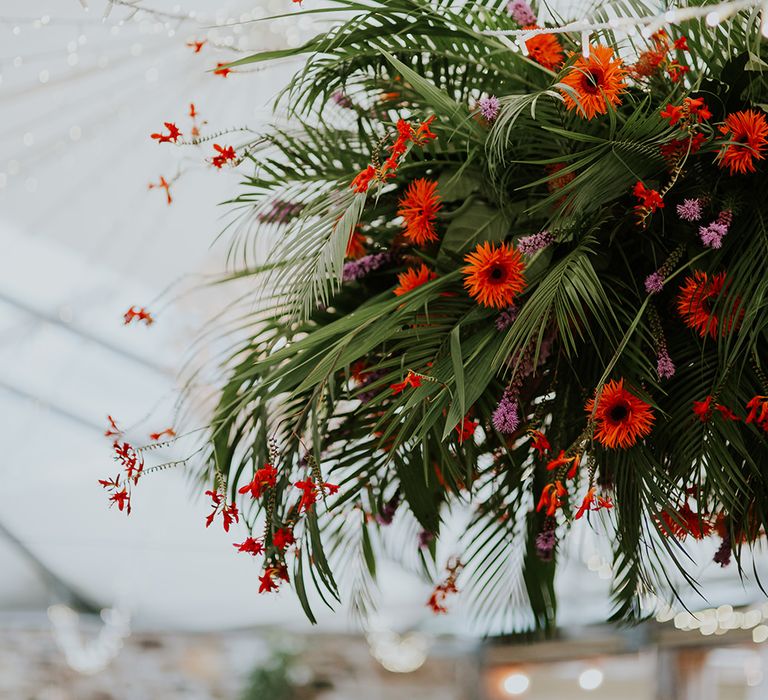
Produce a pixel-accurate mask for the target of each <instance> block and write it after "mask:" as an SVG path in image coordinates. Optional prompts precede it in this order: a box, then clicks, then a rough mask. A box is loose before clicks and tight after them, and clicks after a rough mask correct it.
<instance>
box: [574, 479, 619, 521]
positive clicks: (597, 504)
mask: <svg viewBox="0 0 768 700" xmlns="http://www.w3.org/2000/svg"><path fill="white" fill-rule="evenodd" d="M602 508H606V509H607V510H610V509H611V508H613V502H612V501H611V499H610V498H604V497H603V496H597V495H595V487H594V486H593V487H592V488H590V489H589V490H588V491H587V495H586V496H584V500H583V501H582V502H581V505H580V506H579V509H578V510H577V511H576V517H575V518H574V520H579V519H581V518H582V517H584V513H586V512H587V511H589V510H601V509H602Z"/></svg>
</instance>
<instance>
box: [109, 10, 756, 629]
mask: <svg viewBox="0 0 768 700" xmlns="http://www.w3.org/2000/svg"><path fill="white" fill-rule="evenodd" d="M336 4H337V5H338V7H339V8H340V9H342V10H344V9H346V10H354V11H355V12H354V14H353V16H352V17H351V18H350V19H349V20H348V21H347V22H343V23H341V24H339V25H338V26H334V27H333V28H332V29H330V30H329V31H327V32H326V33H323V34H321V35H319V36H317V37H316V38H315V39H313V40H311V41H310V42H308V43H307V44H305V45H304V46H301V47H299V48H296V49H288V50H285V51H278V52H275V51H272V52H268V53H264V54H256V55H254V56H250V57H248V58H245V59H242V60H240V61H236V62H232V63H229V64H226V65H219V66H218V70H219V71H221V70H222V69H224V70H229V71H237V69H238V67H239V66H242V65H246V64H254V63H259V62H264V61H271V60H274V59H281V58H285V57H290V56H302V57H303V59H302V60H304V61H306V63H305V65H303V67H302V69H301V70H300V72H299V73H298V74H297V75H296V76H295V78H294V79H293V81H292V82H291V83H290V85H288V86H287V87H286V89H285V91H284V92H283V94H282V95H281V97H280V99H279V104H280V105H283V106H284V108H285V110H286V112H287V115H288V117H289V119H288V122H287V123H288V126H284V127H280V126H275V127H274V128H273V129H271V130H270V131H268V132H267V133H266V134H262V135H260V136H259V138H258V139H252V140H249V141H248V142H246V143H241V144H234V145H232V146H223V145H219V144H217V146H216V152H215V154H214V156H213V159H214V160H213V161H212V164H213V165H214V166H215V167H218V168H221V167H240V168H241V169H242V170H243V172H244V173H246V172H247V173H248V174H247V175H246V176H245V179H244V182H243V184H242V189H241V192H240V193H239V195H238V196H237V197H236V200H235V201H236V202H237V204H238V206H239V207H240V211H241V212H243V213H242V214H241V215H242V217H243V219H242V224H243V225H242V226H241V227H240V228H239V231H241V232H242V235H241V236H240V237H238V238H237V240H236V242H235V244H234V245H236V246H238V250H240V251H243V258H244V259H245V261H244V263H243V265H242V268H241V269H240V270H238V272H237V275H236V277H237V278H238V279H240V280H242V279H243V278H244V277H248V276H250V277H251V278H252V280H253V284H252V288H253V290H267V291H266V292H261V293H258V292H256V291H254V292H253V294H258V303H257V304H255V305H254V304H252V305H251V310H250V312H249V314H248V315H247V316H246V317H245V319H244V320H243V319H240V331H242V328H243V325H245V326H246V331H247V332H246V333H245V334H244V339H242V340H241V341H240V342H239V343H238V345H237V347H236V349H235V351H234V352H232V354H231V356H230V357H229V359H228V360H227V362H226V364H225V374H224V377H223V381H222V386H221V390H220V394H219V400H218V405H217V407H216V409H215V412H214V415H213V417H212V420H211V422H210V426H209V428H208V429H207V442H206V443H205V444H204V446H203V448H202V449H203V451H204V454H205V465H206V466H205V468H204V470H203V475H202V476H203V478H204V479H205V480H207V482H208V490H207V492H206V493H207V495H208V496H209V497H210V498H211V512H210V514H209V516H208V521H207V523H206V524H207V525H211V524H212V523H214V522H218V521H221V523H222V525H223V527H224V529H225V530H229V529H230V527H232V528H234V527H238V528H241V529H243V530H244V531H245V530H247V533H246V534H245V535H244V536H243V539H242V541H241V542H237V543H236V544H235V547H236V549H237V550H238V551H239V552H242V553H245V554H249V555H253V556H254V557H256V558H257V561H258V563H259V567H260V578H259V584H258V585H259V591H260V592H264V593H267V592H270V591H273V590H276V589H280V588H283V587H287V586H292V587H293V589H294V590H295V592H296V594H297V595H298V597H299V599H300V601H301V604H302V606H303V607H304V610H305V611H306V613H307V615H308V616H309V617H310V618H312V619H313V606H314V605H315V604H316V603H317V601H319V600H320V601H324V602H326V603H329V604H332V603H333V600H334V599H337V600H338V599H340V597H341V594H340V583H337V580H336V576H337V574H338V572H339V571H346V572H348V571H350V570H355V571H358V569H359V571H358V576H357V577H356V578H355V581H353V582H352V583H351V584H350V586H351V591H350V590H349V589H348V596H349V598H350V599H351V600H352V603H353V605H354V606H355V607H356V608H357V609H359V610H361V611H364V610H365V609H367V608H368V607H370V606H371V605H372V604H373V600H372V594H371V593H370V590H369V588H368V586H369V584H370V583H371V581H372V580H373V579H374V578H375V575H376V555H377V552H378V551H380V550H381V548H382V547H383V548H385V549H386V551H388V552H390V553H392V552H393V551H394V550H395V549H396V550H397V552H398V553H399V555H400V557H401V558H402V559H403V560H405V561H406V563H407V564H408V565H409V566H412V568H414V569H415V570H419V571H421V572H422V573H423V574H424V575H425V576H428V577H430V579H431V580H433V581H434V582H435V584H436V588H435V591H434V593H433V595H432V596H431V597H430V599H429V601H425V602H427V604H428V605H429V606H430V607H431V608H432V609H433V610H434V611H435V612H436V613H442V612H446V611H448V610H450V607H451V598H452V596H454V595H456V594H457V593H458V594H459V595H467V596H469V598H470V600H471V601H472V603H473V608H472V609H473V610H475V611H476V612H477V614H478V618H479V620H480V621H481V623H482V621H486V622H487V621H488V620H491V619H499V616H502V617H503V619H505V620H508V621H509V624H510V625H511V626H513V627H518V628H521V627H528V628H538V629H549V628H551V627H552V626H553V625H554V624H555V611H556V599H555V595H554V584H553V581H554V575H555V570H556V565H557V560H558V551H559V550H561V548H562V546H563V543H564V542H565V541H566V539H567V538H568V536H569V532H570V531H571V530H572V529H573V528H584V527H590V526H591V525H598V524H599V528H600V530H601V532H603V533H605V536H606V537H607V538H608V541H609V542H610V543H611V548H612V550H613V555H614V560H613V566H612V570H613V572H614V580H613V587H612V595H613V603H614V611H615V612H614V618H615V619H622V620H633V619H637V618H638V617H639V616H640V615H641V614H642V606H641V601H642V600H643V597H644V596H645V595H646V594H649V593H657V594H659V595H663V594H665V593H666V594H669V590H668V580H669V574H668V573H667V572H666V571H665V569H666V567H668V566H670V562H675V563H677V565H678V566H679V567H680V570H681V571H682V572H683V574H684V575H686V576H688V577H689V581H690V582H691V583H694V582H693V580H692V579H690V575H689V574H688V573H687V571H686V564H685V561H686V559H685V545H684V544H683V543H684V541H685V540H686V539H690V540H702V539H708V540H711V546H710V547H709V549H710V551H711V554H710V556H712V557H713V558H714V560H715V561H716V562H718V563H719V564H720V565H721V566H727V565H728V564H729V563H730V562H731V559H735V560H736V566H737V567H739V568H740V567H741V561H742V556H743V554H744V553H745V551H746V550H745V549H744V547H745V546H746V548H747V549H749V548H750V547H751V546H753V544H754V543H755V542H757V541H759V539H760V538H761V537H762V535H763V533H764V530H765V527H766V524H767V523H768V512H767V511H766V506H765V504H766V503H768V478H767V477H766V472H765V467H766V465H768V377H767V376H766V372H767V371H768V274H767V272H768V229H767V228H766V222H765V216H764V214H765V210H764V209H763V206H762V204H763V202H762V201H761V199H760V198H759V196H758V197H756V196H755V194H756V193H759V192H761V191H762V187H763V186H764V185H768V178H767V171H766V166H765V156H766V153H767V152H768V120H767V119H766V113H765V110H766V109H768V108H766V104H767V103H768V82H767V81H766V77H765V76H766V73H765V69H766V68H768V63H767V62H766V60H768V59H766V54H768V50H766V48H765V45H764V44H763V42H762V40H761V35H760V22H759V19H758V14H757V11H756V10H752V9H751V8H750V7H746V9H741V10H738V11H734V12H733V13H731V15H730V16H728V17H727V18H725V20H724V21H723V22H722V23H720V24H717V23H715V26H710V25H711V23H708V22H707V21H705V20H704V18H703V14H702V15H701V16H700V17H698V18H695V19H692V20H690V21H686V22H685V23H682V24H680V25H679V26H668V25H662V24H659V26H657V27H656V29H655V30H654V31H653V32H652V33H650V34H649V35H648V36H647V38H641V37H639V36H638V35H637V34H629V33H626V34H618V33H615V32H613V31H611V30H608V29H600V30H599V31H596V32H594V34H593V35H592V36H591V39H590V41H588V42H584V41H583V37H582V36H580V35H579V34H578V33H569V32H550V33H547V32H538V30H539V29H541V28H546V25H540V23H539V16H540V15H539V13H538V12H537V11H536V10H535V9H534V8H532V7H531V6H529V5H528V4H526V2H524V1H523V0H514V1H513V2H510V3H508V4H507V3H506V2H500V1H498V0H486V1H485V2H479V3H460V2H453V1H451V0H441V1H440V2H437V3H435V2H429V1H427V0H387V2H375V1H371V2H367V0H366V2H350V1H348V0H340V1H339V2H337V3H336ZM703 4H704V3H700V2H693V3H691V4H690V7H697V6H699V5H703ZM296 11H297V12H299V13H312V12H314V11H320V10H314V9H313V8H311V7H305V8H303V9H300V8H296ZM652 12H653V11H652V9H650V7H646V6H645V5H643V4H642V3H640V2H638V1H637V0H635V1H633V2H632V3H620V4H617V5H616V6H612V5H610V4H609V5H605V4H603V5H601V6H600V8H599V9H596V10H595V11H594V12H593V13H591V14H590V17H591V18H592V19H593V20H594V21H596V22H603V23H604V22H606V21H608V20H609V19H611V18H612V17H614V18H615V17H623V16H626V14H627V13H630V14H629V16H632V13H634V14H635V15H637V16H643V15H647V14H649V13H651V14H652ZM516 29H523V30H530V31H531V32H534V33H532V34H531V35H530V36H529V37H527V38H526V37H525V36H524V35H523V36H522V38H521V39H520V40H519V41H518V44H519V45H520V47H519V49H518V48H517V45H516V44H515V43H514V42H513V41H512V40H509V39H505V38H504V35H503V32H504V31H505V30H516ZM172 126H173V125H172V124H167V125H166V127H167V128H168V132H167V133H165V132H162V133H160V134H156V135H154V136H153V138H157V139H158V141H170V142H176V140H177V137H178V134H177V133H176V132H175V131H174V129H173V128H171V127H172ZM219 140H221V138H219ZM166 193H168V190H167V189H166ZM244 237H245V238H244ZM259 245H262V246H264V245H268V247H269V254H268V256H267V258H266V260H263V259H256V258H249V257H248V251H253V250H257V249H258V247H259ZM254 308H255V309H256V310H255V311H254V310H253V309H254ZM129 313H130V314H131V318H130V320H137V321H141V320H143V321H145V322H151V320H152V317H151V315H148V312H146V310H145V309H133V310H131V311H130V312H129ZM142 314H143V315H142ZM128 321H129V319H128V317H127V316H126V322H128ZM241 337H243V335H241ZM113 427H115V426H113ZM115 430H116V427H115ZM171 437H172V436H171ZM116 450H117V456H118V459H119V460H120V461H121V463H122V464H123V466H124V467H125V469H126V473H125V475H124V476H123V480H122V481H121V480H120V477H118V478H117V480H116V481H115V480H109V481H106V482H104V485H105V486H106V487H107V488H109V489H111V490H112V498H113V500H116V501H117V502H118V505H119V506H120V508H121V509H122V507H123V502H124V501H125V499H126V498H128V496H129V495H130V494H129V490H130V488H131V487H132V486H135V483H136V481H137V480H138V477H139V476H140V475H143V474H144V473H146V472H147V471H148V470H144V471H142V470H141V467H140V466H137V464H138V465H143V456H142V455H143V451H142V450H143V448H134V447H132V446H130V445H127V444H126V443H123V442H121V441H120V440H119V437H118V442H116ZM126 484H127V486H126ZM126 488H127V489H128V490H126ZM121 494H124V495H121ZM121 499H122V500H121ZM238 504H239V505H238ZM467 505H468V506H469V508H470V510H471V513H472V517H471V522H470V523H469V525H468V527H467V528H466V532H465V534H464V537H463V540H462V543H461V545H460V546H461V551H458V552H456V553H455V556H454V557H452V558H451V559H450V560H449V561H447V562H445V561H440V560H439V559H438V558H437V553H438V551H439V550H438V548H437V546H436V543H437V540H438V538H439V537H440V533H441V525H442V522H443V520H444V517H446V515H447V513H448V511H449V510H450V509H451V508H457V507H460V506H467ZM391 540H394V541H396V546H395V547H393V546H388V545H387V542H389V541H391ZM354 561H359V562H361V564H360V567H358V568H355V567H352V566H351V562H354ZM444 568H445V573H441V572H443V569H444Z"/></svg>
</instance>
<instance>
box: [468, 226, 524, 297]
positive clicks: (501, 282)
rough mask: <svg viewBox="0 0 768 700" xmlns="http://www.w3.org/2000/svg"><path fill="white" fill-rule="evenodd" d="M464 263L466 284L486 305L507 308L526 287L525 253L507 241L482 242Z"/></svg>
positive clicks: (474, 295) (471, 293)
mask: <svg viewBox="0 0 768 700" xmlns="http://www.w3.org/2000/svg"><path fill="white" fill-rule="evenodd" d="M464 262H466V263H469V264H468V265H467V266H466V267H463V268H462V272H463V273H464V286H465V287H466V288H467V290H468V291H469V295H470V296H471V297H473V298H474V299H475V300H477V301H478V302H480V303H481V304H482V305H483V306H488V307H490V308H492V309H504V308H506V307H507V306H511V304H512V302H513V301H514V299H515V297H516V296H517V295H518V294H519V293H520V292H522V291H523V289H525V277H524V275H523V269H524V268H525V264H524V263H523V256H522V255H521V254H520V251H519V250H517V249H516V248H514V247H513V246H511V245H509V244H507V243H501V244H499V245H498V247H497V246H496V244H495V243H489V242H488V241H486V242H485V243H479V244H478V246H477V248H475V250H474V251H473V252H471V253H469V254H468V255H467V256H466V257H465V258H464Z"/></svg>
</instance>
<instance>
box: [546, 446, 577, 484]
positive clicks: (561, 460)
mask: <svg viewBox="0 0 768 700" xmlns="http://www.w3.org/2000/svg"><path fill="white" fill-rule="evenodd" d="M579 462H581V455H573V456H572V457H568V456H566V454H565V450H560V454H559V455H557V457H555V458H554V459H551V460H550V461H549V462H548V463H547V469H548V470H549V471H552V470H554V469H560V467H565V466H568V465H570V467H569V468H568V473H567V474H566V476H567V477H568V478H569V479H573V477H575V476H576V470H577V469H578V468H579Z"/></svg>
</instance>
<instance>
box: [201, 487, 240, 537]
mask: <svg viewBox="0 0 768 700" xmlns="http://www.w3.org/2000/svg"><path fill="white" fill-rule="evenodd" d="M205 495H206V496H210V497H211V507H212V508H213V510H212V511H211V512H210V514H209V515H208V517H207V518H206V519H205V526H206V527H210V525H211V523H212V522H213V520H214V518H215V517H216V515H218V513H219V512H221V515H222V519H223V525H224V532H229V527H230V525H231V524H232V523H233V522H235V523H237V522H240V517H239V512H238V510H237V505H236V504H235V503H230V504H229V505H227V503H226V501H225V499H224V494H223V493H219V492H218V491H206V492H205Z"/></svg>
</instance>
